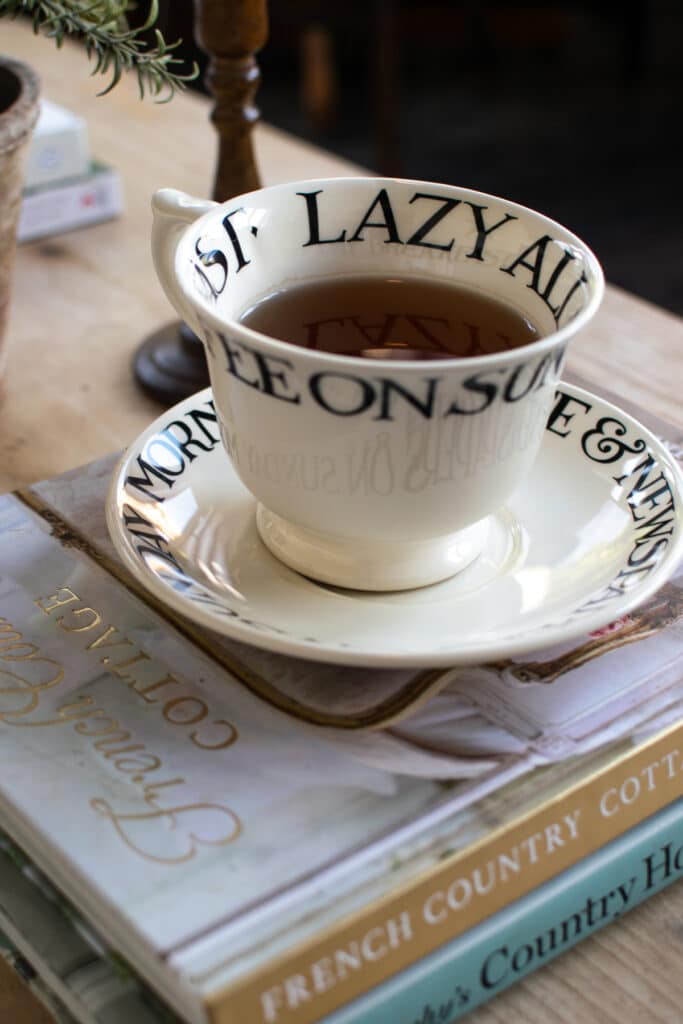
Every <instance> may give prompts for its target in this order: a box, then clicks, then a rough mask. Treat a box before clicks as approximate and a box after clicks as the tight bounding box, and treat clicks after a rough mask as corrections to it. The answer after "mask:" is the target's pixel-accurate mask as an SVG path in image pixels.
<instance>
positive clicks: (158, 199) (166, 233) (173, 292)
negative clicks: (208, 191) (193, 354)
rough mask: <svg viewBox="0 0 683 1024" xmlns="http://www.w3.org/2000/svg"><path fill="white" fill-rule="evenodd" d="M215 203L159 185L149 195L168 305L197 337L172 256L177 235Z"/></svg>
mask: <svg viewBox="0 0 683 1024" xmlns="http://www.w3.org/2000/svg"><path fill="white" fill-rule="evenodd" d="M217 205H218V204H217V203H215V202H214V201H213V200H212V199H198V198H197V197H196V196H190V195H188V194H187V193H186V192H179V191H178V190H177V189H174V188H160V189H158V191H156V192H155V193H154V195H153V196H152V212H153V214H154V223H153V225H152V259H153V260H154V268H155V270H156V273H157V277H158V278H159V281H160V283H161V287H162V288H163V289H164V292H165V293H166V296H167V298H168V299H169V301H170V302H171V305H172V306H173V307H174V308H175V310H176V312H177V313H178V314H179V315H180V316H181V317H182V319H183V320H184V321H185V323H186V324H187V325H188V326H189V327H190V328H191V329H192V330H193V331H194V332H195V334H197V335H199V337H201V328H200V326H199V322H198V320H197V318H196V316H195V312H194V307H193V305H192V303H191V302H190V300H189V299H188V298H187V296H186V294H185V292H184V291H183V290H182V288H181V287H180V284H179V281H178V274H177V272H176V264H175V256H176V250H177V248H178V242H179V240H180V236H181V235H182V233H183V231H184V230H185V228H186V227H187V225H188V224H192V223H193V221H195V220H197V218H198V217H201V216H202V214H204V213H208V211H209V210H212V209H213V208H214V206H217Z"/></svg>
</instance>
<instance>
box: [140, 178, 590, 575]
mask: <svg viewBox="0 0 683 1024" xmlns="http://www.w3.org/2000/svg"><path fill="white" fill-rule="evenodd" d="M153 208H154V228H153V238H152V248H153V254H154V262H155V266H156V270H157V274H158V276H159V279H160V281H161V283H162V285H163V287H164V289H165V291H166V294H167V295H168V297H169V299H170V300H171V302H172V303H173V305H174V306H175V308H176V310H177V311H178V313H179V314H180V316H181V317H182V318H183V319H184V320H185V321H186V322H187V323H188V324H189V325H190V326H191V327H192V329H193V330H194V331H195V332H196V333H197V335H199V337H200V338H201V339H202V340H203V341H204V343H205V347H206V352H207V358H208V364H209V372H210V377H211V386H212V389H213V395H214V400H215V404H216V409H217V413H218V417H219V422H220V425H221V435H222V438H223V442H224V444H225V447H226V449H227V451H228V454H229V455H230V458H231V460H232V462H233V464H234V466H235V469H236V471H237V473H238V474H239V476H240V478H241V479H242V481H243V482H244V484H245V486H246V487H247V488H248V490H249V491H250V492H251V493H252V494H253V495H254V496H255V498H256V499H257V502H258V504H257V525H258V530H259V533H260V535H261V538H262V539H263V541H264V542H265V544H266V545H267V546H268V547H269V548H270V550H271V551H272V552H273V553H274V554H275V555H276V556H277V557H278V558H280V559H281V560H282V561H283V562H285V563H286V564H287V565H289V566H291V567H292V568H294V569H296V570H298V571H299V572H301V573H304V574H305V575H308V576H311V577H313V578H316V579H319V580H323V581H325V582H328V583H332V584H336V585H339V586H343V587H353V588H359V589H364V590H394V589H404V588H410V587H418V586H423V585H425V584H428V583H433V582H436V581H437V580H442V579H445V578H447V577H448V576H451V575H453V574H454V573H455V572H458V571H459V570H460V569H462V568H463V567H464V566H466V565H467V564H468V563H469V562H470V561H472V559H474V558H475V557H476V556H477V555H478V554H479V552H480V551H481V549H482V546H483V545H484V544H485V541H486V534H487V517H488V516H490V515H491V514H492V513H494V512H496V511H497V510H498V509H499V508H500V507H501V506H503V505H504V503H505V502H506V500H507V499H508V498H509V497H510V495H511V494H512V493H513V491H514V490H515V489H516V488H517V487H518V486H519V485H520V483H522V482H523V481H524V479H525V477H526V476H527V474H528V473H529V470H530V468H531V466H532V464H533V462H534V459H535V458H536V455H537V453H538V450H539V447H540V444H541V440H542V437H543V431H544V428H545V423H546V419H547V416H548V413H549V409H550V404H551V401H552V398H553V394H554V391H555V385H556V383H557V381H558V378H559V375H560V372H561V369H562V364H563V358H564V353H565V348H566V345H567V342H568V341H569V339H570V338H571V337H572V335H574V334H575V333H576V332H577V331H578V330H580V329H581V328H582V327H584V326H585V324H586V323H587V322H588V321H589V320H590V319H591V317H592V316H593V315H594V313H595V311H596V310H597V308H598V305H599V303H600V301H601V298H602V294H603V288H604V284H603V275H602V271H601V269H600V266H599V264H598V261H597V260H596V258H595V256H594V255H593V253H592V252H591V251H590V250H589V249H588V248H587V246H586V245H584V243H583V242H581V241H580V240H579V239H578V238H576V236H575V235H573V234H571V233H570V232H569V231H567V230H565V228H563V227H561V226H560V225H559V224H557V223H555V222H554V221H552V220H549V219H548V218H546V217H544V216H542V215H541V214H539V213H536V212H534V211H532V210H529V209H526V208H525V207H522V206H518V205H516V204H514V203H511V202H508V201H507V200H504V199H500V198H496V197H494V196H489V195H485V194H483V193H479V192H473V191H470V190H467V189H461V188H454V187H452V186H450V185H436V184H429V183H426V182H422V181H401V180H395V179H378V178H336V179H330V180H320V181H304V182H295V183H291V184H286V185H276V186H273V187H271V188H264V189H261V190H259V191H257V192H252V193H249V194H247V195H243V196H239V197H237V198H236V199H233V200H230V201H229V202H227V203H222V204H220V205H218V204H216V203H212V202H210V201H205V200H199V199H195V198H192V197H191V196H188V195H185V194H184V193H181V192H177V191H174V190H171V189H161V190H160V191H158V192H157V193H156V194H155V195H154V198H153ZM368 274H375V275H382V276H383V277H392V276H393V277H399V278H428V279H431V280H435V281H440V282H446V283H448V282H451V283H457V284H458V285H461V286H465V287H467V288H470V289H472V290H475V291H479V292H481V293H484V294H485V295H488V296H491V297H492V298H494V299H496V300H498V301H500V302H503V303H505V304H507V305H509V306H511V307H513V308H514V309H516V310H517V311H518V312H520V313H521V314H523V315H524V316H525V317H527V318H528V319H529V320H530V321H531V322H532V323H534V324H535V325H536V327H537V328H538V330H539V332H540V335H541V336H540V339H539V340H536V341H533V342H531V343H530V344H528V345H525V346H523V347H521V348H517V349H512V350H505V351H502V352H496V353H493V354H488V355H481V356H475V357H472V358H463V359H455V358H449V359H436V360H430V361H429V362H420V361H408V360H402V359H392V360H391V361H386V362H385V361H377V360H367V359H362V358H356V357H350V356H341V355H334V354H330V353H326V352H320V351H314V350H310V349H306V348H302V347H299V346H295V345H291V344H288V343H286V342H283V341H278V340H276V339H274V338H270V337H266V336H265V335H263V334H260V333H258V332H256V331H254V330H251V329H249V328H247V327H246V326H244V325H243V324H241V323H240V322H239V321H240V317H241V316H242V315H243V314H244V312H245V311H246V310H248V309H250V308H251V307H253V306H254V305H255V304H256V303H258V302H259V301H260V300H261V299H263V298H266V297H267V296H269V295H271V294H272V293H274V292H277V291H281V290H283V289H287V288H291V287H293V286H295V285H299V284H301V283H305V282H308V281H315V280H323V279H326V278H327V279H329V278H339V277H342V276H343V277H351V276H366V275H368Z"/></svg>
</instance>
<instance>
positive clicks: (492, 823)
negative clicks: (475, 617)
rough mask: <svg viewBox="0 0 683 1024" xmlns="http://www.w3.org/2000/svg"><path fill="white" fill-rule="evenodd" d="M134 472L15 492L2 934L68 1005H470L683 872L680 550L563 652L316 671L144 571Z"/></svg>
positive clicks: (317, 1009) (389, 1012)
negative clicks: (343, 703)
mask: <svg viewBox="0 0 683 1024" xmlns="http://www.w3.org/2000/svg"><path fill="white" fill-rule="evenodd" d="M640 418H641V419H642V420H643V421H645V422H646V423H648V419H649V418H648V417H647V416H645V415H644V414H642V415H641V417H640ZM648 425H650V426H651V427H654V429H656V431H657V432H658V433H659V435H660V436H665V437H666V436H667V435H668V441H669V445H670V448H671V450H672V451H674V452H678V453H680V452H681V450H682V449H681V440H682V438H681V437H680V436H678V435H676V434H675V433H674V432H672V431H671V430H669V429H668V428H667V427H666V425H664V424H653V423H652V422H651V421H650V422H649V424H648ZM113 466H114V459H113V458H111V459H106V460H103V461H101V462H98V463H95V464H93V465H91V466H88V467H85V468H83V469H80V470H77V471H73V472H71V473H69V474H66V475H65V476H62V477H59V478H56V479H54V480H51V481H47V482H44V483H42V484H37V485H34V486H32V487H31V488H29V489H27V490H25V491H22V492H17V493H14V494H11V495H5V496H4V497H2V498H0V567H1V568H0V741H1V742H2V747H1V750H2V771H1V772H0V830H1V833H0V932H1V933H2V936H3V937H2V940H1V941H0V947H2V949H3V950H4V956H5V958H6V960H7V961H8V962H9V963H11V964H12V965H13V966H15V967H16V969H17V970H18V971H19V972H20V973H21V975H22V977H23V978H24V979H25V980H27V983H28V984H29V985H30V986H31V987H32V988H33V989H34V991H35V992H36V994H37V995H38V996H39V998H41V999H42V1000H43V1001H44V1002H45V1004H46V1005H48V1006H49V1008H50V1011H51V1012H52V1014H53V1016H54V1017H55V1019H56V1020H57V1021H59V1022H60V1024H66V1022H72V1021H78V1022H79V1024H124V1022H125V1024H158V1022H170V1021H174V1022H183V1024H205V1022H210V1024H244V1022H249V1024H313V1022H316V1021H326V1022H327V1024H380V1022H391V1024H414V1022H416V1021H420V1022H422V1021H434V1022H437V1021H439V1022H442V1024H446V1022H448V1021H453V1020H457V1019H458V1018H459V1017H461V1016H463V1015H464V1014H466V1013H467V1012H468V1011H469V1010H471V1009H473V1008H474V1007H476V1006H477V1005H479V1004H481V1003H482V1002H484V1001H485V1000H487V999H489V998H491V997H492V996H494V995H497V994H498V993H499V992H501V991H502V990H504V989H505V988H506V987H508V986H510V985H512V984H513V983H514V982H515V981H517V980H518V979H520V978H522V977H524V976H525V975H527V974H528V973H530V972H531V971H533V970H535V969H536V968H538V967H540V966H542V965H543V964H545V963H547V962H548V961H549V960H551V959H552V958H553V957H556V956H558V955H559V954H560V953H562V952H563V951H564V950H566V949H567V948H569V947H570V946H572V945H574V944H575V943H577V942H579V941H580V940H581V939H583V938H584V937H586V936H588V935H590V934H591V933H593V932H595V931H596V930H597V929H599V928H601V927H603V926H605V925H606V924H608V923H609V922H610V921H613V920H614V919H615V918H618V917H621V916H622V915H623V914H624V913H625V912H627V911H628V910H630V909H631V908H632V907H634V906H636V905H637V904H638V903H639V902H641V901H642V900H644V899H647V898H648V897H649V896H650V895H652V894H653V893H655V892H657V891H659V890H660V889H662V888H663V887H665V886H667V885H669V884H670V883H672V882H673V881H675V879H676V878H678V877H680V875H681V873H682V872H683V800H682V799H681V798H682V797H683V771H682V767H683V762H682V761H681V750H683V570H680V569H679V572H678V575H677V576H674V578H673V579H672V580H670V581H669V583H667V584H666V586H665V587H664V588H663V589H662V590H661V591H660V592H659V594H657V595H656V596H655V597H653V598H651V599H649V600H648V601H647V602H646V603H645V604H644V605H642V606H641V607H640V608H639V609H637V610H636V611H634V612H632V613H631V614H629V615H628V616H626V617H625V618H624V619H623V620H621V621H620V622H618V623H615V624H614V625H613V627H611V628H608V629H604V630H600V631H599V633H598V634H597V635H591V636H585V637H582V638H580V639H579V640H577V641H576V642H575V643H572V644H570V645H565V647H563V649H562V650H548V651H542V650H541V651H537V652H534V653H533V655H532V656H526V657H520V658H519V659H511V660H507V661H505V662H504V663H495V664H491V665H487V666H479V667H478V668H476V669H471V670H470V669H466V668H461V669H456V670H449V671H443V672H436V673H434V672H431V673H430V674H429V675H430V678H429V679H428V680H425V679H424V678H422V677H423V676H424V673H419V672H407V671H406V670H405V669H402V670H400V671H398V670H397V671H395V672H394V671H393V670H383V671H382V672H376V673H375V672H372V671H369V670H368V671H363V672H362V673H358V672H357V670H356V669H352V668H342V667H340V668H336V667H333V666H329V665H328V666H317V665H316V664H315V663H313V662H310V663H309V662H303V661H298V660H295V659H292V658H288V657H285V656H282V655H276V654H272V653H271V654H264V652H257V651H256V650H255V649H252V648H247V647H245V646H243V645H241V644H239V643H237V642H233V641H226V639H225V638H223V637H218V636H215V635H213V634H210V633H209V632H207V631H200V630H197V629H196V628H194V627H193V626H192V625H191V624H190V623H189V622H187V621H186V620H184V619H182V618H181V617H180V616H177V615H175V614H174V613H171V612H169V611H168V610H167V609H165V608H163V607H162V606H160V605H158V604H156V603H155V601H154V599H153V598H151V597H150V596H149V595H148V594H147V593H144V592H142V591H141V590H140V588H139V587H138V585H137V584H136V583H135V582H134V581H133V579H132V578H131V577H130V576H129V575H128V574H127V571H126V569H125V568H124V566H123V565H122V564H121V562H120V560H119V559H118V556H117V554H116V551H115V549H114V547H113V545H112V543H111V541H110V540H109V537H108V534H107V530H106V526H105V523H104V514H103V507H104V503H105V493H106V489H107V486H108V482H109V479H110V477H111V473H112V470H113ZM354 673H355V674H356V677H357V679H358V678H360V681H361V684H362V689H363V693H364V694H368V693H370V694H371V693H372V692H373V679H374V677H375V676H376V682H377V692H378V693H380V692H381V695H382V698H381V699H382V705H381V706H382V708H385V709H386V711H385V712H384V713H383V714H384V717H382V715H379V714H378V715H375V717H374V718H373V724H372V726H371V727H369V726H368V725H367V721H368V718H369V716H368V709H367V706H365V705H364V706H363V711H362V715H363V721H362V722H361V721H360V719H359V718H354V716H358V715H359V712H358V706H359V703H358V688H357V687H355V688H354V685H353V681H354ZM361 677H362V678H361ZM325 687H327V688H328V689H331V688H332V689H335V692H336V694H337V708H336V711H335V721H336V723H337V724H336V725H334V726H333V725H329V724H328V725H326V724H324V723H323V722H322V721H321V716H320V695H321V694H320V691H321V688H323V689H324V688H325ZM392 690H393V694H394V698H395V699H392V700H389V699H387V694H388V692H389V691H392ZM285 691H286V699H285V696H283V695H284V694H285ZM425 692H429V694H431V695H432V696H430V697H429V698H428V699H427V700H426V701H425V700H424V699H423V698H422V697H420V696H419V694H422V695H423V696H424V693H425ZM344 693H347V694H348V706H347V707H346V710H345V713H342V712H343V711H344V709H343V708H342V709H341V710H340V708H339V700H340V699H341V698H339V694H344ZM410 694H413V695H417V696H415V698H414V699H413V698H412V697H409V696H408V695H410ZM361 703H362V702H361ZM397 709H400V711H397ZM370 717H372V716H370ZM446 721H448V722H449V723H450V725H449V727H445V725H444V723H445V722H446Z"/></svg>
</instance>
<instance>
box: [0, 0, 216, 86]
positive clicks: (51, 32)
mask: <svg viewBox="0 0 683 1024" xmlns="http://www.w3.org/2000/svg"><path fill="white" fill-rule="evenodd" d="M135 6H136V4H135V3H130V2H129V0H0V17H6V16H10V17H16V16H17V15H20V14H23V15H27V16H28V17H30V18H31V21H32V23H33V31H34V32H35V33H36V34H37V33H44V34H45V35H47V36H49V37H50V38H51V39H54V41H55V43H56V45H57V46H61V45H62V43H63V42H64V38H65V37H66V36H71V37H73V38H75V39H80V40H81V41H82V42H83V43H84V44H85V49H86V52H87V54H88V57H89V58H90V60H91V61H92V62H93V70H92V73H93V75H98V74H101V75H109V83H108V84H107V86H106V87H105V88H104V89H102V90H101V92H100V93H99V95H104V94H105V93H108V92H109V91H110V90H111V89H113V88H114V86H115V85H116V84H117V82H118V81H119V80H120V78H121V75H122V74H123V73H124V71H128V70H131V69H132V70H134V71H135V72H136V74H137V78H138V85H139V88H140V96H141V97H142V98H144V96H145V95H146V94H149V95H151V96H153V97H154V98H155V99H156V100H157V101H158V102H162V103H165V102H167V101H168V100H170V99H171V98H172V97H173V95H174V93H175V92H176V90H178V89H183V88H184V87H185V84H186V82H189V81H191V80H192V79H194V78H196V77H197V74H198V69H197V66H196V65H193V67H192V70H191V71H190V72H188V73H185V74H181V73H180V70H179V67H178V65H182V64H183V60H182V58H181V57H178V56H177V54H176V52H175V51H176V49H177V47H178V45H179V43H180V40H177V41H176V42H174V43H170V44H169V43H167V42H166V41H165V40H164V37H163V36H162V34H161V32H160V31H159V30H158V29H155V30H154V38H155V40H156V44H155V45H150V44H149V43H148V42H147V41H146V39H145V34H146V33H147V32H149V31H151V30H152V29H154V25H155V23H156V20H157V18H158V15H159V4H158V0H151V2H150V7H149V13H148V15H147V18H146V19H145V22H144V24H142V25H140V26H138V27H137V28H130V27H129V25H128V22H127V20H126V12H127V11H129V10H131V9H132V8H134V7H135Z"/></svg>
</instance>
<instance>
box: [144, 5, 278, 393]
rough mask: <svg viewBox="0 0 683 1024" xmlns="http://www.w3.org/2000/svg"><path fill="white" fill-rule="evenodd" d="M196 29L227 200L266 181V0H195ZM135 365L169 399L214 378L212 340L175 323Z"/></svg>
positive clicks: (217, 180)
mask: <svg viewBox="0 0 683 1024" xmlns="http://www.w3.org/2000/svg"><path fill="white" fill-rule="evenodd" d="M194 35H195V41H196V43H197V45H198V46H199V47H200V48H201V49H202V50H203V51H204V52H205V53H206V55H207V56H208V58H209V60H208V66H207V69H206V74H205V76H204V84H205V85H206V87H207V89H208V91H209V92H210V93H211V96H212V97H213V100H214V106H213V110H212V113H211V120H212V122H213V124H214V125H215V128H216V134H217V139H218V152H217V156H216V164H215V168H216V170H215V177H214V181H213V183H212V186H211V188H212V191H211V195H212V197H213V198H214V199H217V200H218V201H219V202H223V201H224V200H226V199H230V198H231V197H232V196H236V195H241V194H242V193H243V192H250V191H251V190H252V189H255V188H259V186H260V180H259V174H258V170H257V168H256V160H255V157H254V148H253V144H252V128H253V126H254V124H255V122H256V121H257V120H258V117H259V111H258V109H257V107H256V106H255V104H254V95H255V93H256V90H257V88H258V84H259V80H260V77H261V74H260V71H259V68H258V64H257V63H256V57H255V54H256V53H257V52H258V51H259V50H260V49H261V48H262V47H263V45H264V44H265V42H266V39H267V36H268V16H267V8H266V0H194ZM206 190H207V192H208V190H209V184H208V183H207V188H206ZM133 372H134V374H135V377H136V379H137V381H138V383H139V384H140V386H141V387H142V389H143V390H144V391H146V392H147V394H149V395H151V396H152V398H156V399H157V400H158V401H160V402H162V403H163V404H164V405H167V406H168V405H173V404H174V403H175V402H179V401H181V400H182V399H183V398H186V397H187V396H188V395H191V394H193V393H194V392H195V391H199V390H200V388H203V387H206V386H207V385H208V383H209V375H208V371H207V368H206V360H205V358H204V347H203V345H202V343H201V342H200V341H199V339H198V338H197V337H196V336H195V335H194V334H193V333H192V331H190V329H189V328H188V327H187V325H186V324H178V323H175V324H168V325H166V326H165V327H162V328H161V329H160V330H159V331H156V332H155V333H154V334H153V335H152V336H151V337H150V338H148V339H147V340H146V341H145V342H143V344H142V345H141V346H140V348H139V349H138V351H137V353H136V354H135V358H134V360H133Z"/></svg>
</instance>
